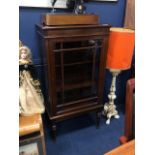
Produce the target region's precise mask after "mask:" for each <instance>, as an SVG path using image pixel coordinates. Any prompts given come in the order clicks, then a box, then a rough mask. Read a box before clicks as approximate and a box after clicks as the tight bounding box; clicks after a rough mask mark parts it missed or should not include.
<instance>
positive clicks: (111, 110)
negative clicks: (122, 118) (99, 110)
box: [103, 69, 121, 124]
mask: <svg viewBox="0 0 155 155" xmlns="http://www.w3.org/2000/svg"><path fill="white" fill-rule="evenodd" d="M110 72H111V73H112V82H111V87H110V93H109V94H108V98H109V102H108V103H105V105H104V110H103V115H106V116H107V121H106V124H110V119H111V117H112V116H114V118H117V119H118V118H119V115H118V111H117V110H116V106H115V104H114V100H115V99H116V94H115V92H116V77H117V75H118V74H119V73H120V72H121V70H115V69H110Z"/></svg>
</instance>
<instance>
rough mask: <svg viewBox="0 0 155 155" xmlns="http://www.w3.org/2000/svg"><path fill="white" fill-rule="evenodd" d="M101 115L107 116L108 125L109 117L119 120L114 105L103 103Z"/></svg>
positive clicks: (107, 122)
mask: <svg viewBox="0 0 155 155" xmlns="http://www.w3.org/2000/svg"><path fill="white" fill-rule="evenodd" d="M102 114H103V115H105V116H107V120H106V124H107V125H108V124H110V120H111V117H114V118H116V119H119V117H120V116H119V115H118V111H117V110H116V106H115V105H114V104H109V103H105V105H104V110H103V112H102Z"/></svg>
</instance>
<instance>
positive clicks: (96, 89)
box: [36, 22, 110, 137]
mask: <svg viewBox="0 0 155 155" xmlns="http://www.w3.org/2000/svg"><path fill="white" fill-rule="evenodd" d="M36 30H37V33H38V36H39V37H38V38H39V39H38V40H39V42H40V43H39V45H40V57H41V58H42V59H41V60H42V64H43V66H44V69H43V72H42V74H43V75H42V76H43V83H44V85H45V93H44V94H45V106H46V110H47V113H48V116H49V119H50V120H51V126H52V131H53V136H54V137H55V134H56V123H57V122H58V121H62V120H65V119H68V118H72V117H75V116H79V115H82V114H85V113H90V112H95V113H96V118H97V119H96V124H97V126H98V125H99V118H100V114H101V111H102V109H103V89H104V79H105V67H106V57H107V48H108V39H109V30H110V26H109V25H107V24H105V25H102V24H99V23H96V22H95V23H93V22H92V24H81V23H80V24H73V25H50V26H49V25H46V24H45V23H43V24H40V25H36Z"/></svg>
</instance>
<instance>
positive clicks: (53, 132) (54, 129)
mask: <svg viewBox="0 0 155 155" xmlns="http://www.w3.org/2000/svg"><path fill="white" fill-rule="evenodd" d="M56 130H57V126H56V123H52V138H53V140H54V141H56Z"/></svg>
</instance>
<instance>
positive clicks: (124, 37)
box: [106, 28, 135, 70]
mask: <svg viewBox="0 0 155 155" xmlns="http://www.w3.org/2000/svg"><path fill="white" fill-rule="evenodd" d="M134 45H135V33H134V30H131V29H125V28H111V29H110V37H109V47H108V53H107V64H106V67H107V68H109V69H121V70H125V69H129V68H130V66H131V61H132V55H133V51H134Z"/></svg>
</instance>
